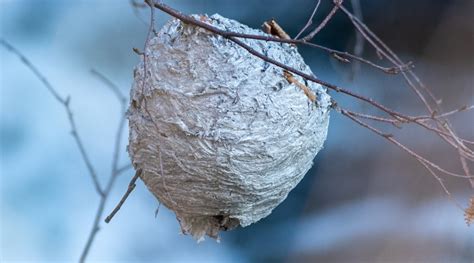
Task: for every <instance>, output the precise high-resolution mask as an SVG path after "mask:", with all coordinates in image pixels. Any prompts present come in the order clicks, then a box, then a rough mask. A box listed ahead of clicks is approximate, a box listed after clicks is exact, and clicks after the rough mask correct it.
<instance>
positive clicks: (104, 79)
mask: <svg viewBox="0 0 474 263" xmlns="http://www.w3.org/2000/svg"><path fill="white" fill-rule="evenodd" d="M91 73H92V75H94V76H96V77H97V78H98V79H99V80H101V81H102V82H104V83H105V84H106V86H107V87H109V88H110V90H112V92H113V93H114V94H115V96H116V97H117V99H118V100H119V102H120V103H121V104H124V103H126V101H127V98H126V97H125V96H124V95H123V94H122V92H121V91H120V89H119V87H118V86H117V85H115V84H114V83H113V82H112V81H111V80H110V79H108V78H107V77H105V76H104V75H103V74H102V73H100V72H98V71H97V70H95V69H92V70H91Z"/></svg>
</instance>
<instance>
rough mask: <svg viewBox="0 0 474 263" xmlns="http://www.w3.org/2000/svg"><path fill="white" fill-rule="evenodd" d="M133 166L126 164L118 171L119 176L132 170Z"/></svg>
mask: <svg viewBox="0 0 474 263" xmlns="http://www.w3.org/2000/svg"><path fill="white" fill-rule="evenodd" d="M132 168H133V166H132V165H131V164H126V165H124V166H122V167H120V168H118V169H117V175H119V174H122V173H123V172H125V171H127V170H130V169H132Z"/></svg>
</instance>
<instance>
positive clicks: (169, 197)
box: [128, 15, 331, 240]
mask: <svg viewBox="0 0 474 263" xmlns="http://www.w3.org/2000/svg"><path fill="white" fill-rule="evenodd" d="M194 18H197V19H200V20H201V21H203V22H206V23H209V24H212V25H213V26H216V27H218V28H220V29H223V30H227V31H233V32H240V33H248V34H260V35H265V33H263V32H261V31H260V30H256V29H251V28H249V27H247V26H245V25H242V24H240V23H239V22H237V21H234V20H230V19H227V18H224V17H222V16H220V15H213V16H211V17H208V16H202V15H194ZM242 41H243V42H244V43H246V44H247V45H249V46H251V47H252V48H254V49H255V50H257V51H258V52H260V53H262V54H265V55H267V56H269V57H270V58H273V59H275V60H277V61H280V62H282V63H283V64H285V65H288V66H291V67H293V68H295V69H298V70H301V71H303V72H305V73H307V74H312V72H311V70H310V68H309V67H308V66H307V65H306V64H305V63H304V61H303V59H302V57H301V55H300V54H299V53H298V51H297V49H296V47H295V46H293V45H290V44H282V43H274V42H264V41H258V40H250V39H242ZM134 79H135V81H134V85H133V88H132V91H131V104H130V108H129V117H128V118H129V125H130V137H129V146H128V151H129V154H130V157H131V159H132V162H133V165H134V167H135V168H136V169H141V170H142V176H141V178H142V180H143V181H144V183H145V184H146V186H147V187H148V189H149V190H150V191H151V192H152V193H153V194H154V195H155V196H156V198H157V199H158V200H159V201H160V202H161V203H163V204H164V205H165V206H166V207H168V208H169V209H171V210H173V211H174V212H175V213H176V217H177V219H178V221H179V223H180V225H181V229H182V231H183V233H186V234H191V235H192V236H193V237H195V238H196V239H198V240H202V239H203V238H204V236H205V235H208V236H210V237H213V238H217V237H218V233H219V231H222V230H230V229H232V228H235V227H237V226H242V227H245V226H248V225H250V224H252V223H254V222H257V221H258V220H260V219H262V218H264V217H266V216H268V215H269V214H270V213H271V211H272V210H273V209H274V208H275V207H276V206H277V205H278V204H280V203H281V202H282V201H283V200H284V199H285V198H286V197H287V195H288V193H289V192H290V191H291V190H292V189H293V188H294V187H295V186H296V185H297V184H298V183H299V182H300V180H301V179H302V178H303V176H304V175H305V173H306V172H307V171H308V170H309V169H310V168H311V166H312V164H313V159H314V157H315V156H316V154H317V153H318V151H319V150H321V148H322V146H323V143H324V141H325V139H326V135H327V129H328V123H329V108H330V104H331V102H330V97H329V96H328V95H327V93H326V91H325V89H324V88H323V87H321V86H320V85H317V84H314V83H306V82H305V80H303V79H302V78H300V77H298V76H293V75H291V74H290V73H288V72H284V71H283V70H282V69H280V68H278V67H276V66H274V65H271V64H269V63H267V62H265V61H263V60H261V59H259V58H257V57H255V56H253V55H251V54H250V53H248V52H247V51H246V50H245V49H243V48H241V47H239V46H238V45H236V44H235V43H233V42H232V41H230V40H228V39H225V38H223V37H221V36H217V35H214V34H212V33H211V32H208V31H206V30H204V29H202V28H198V27H195V26H192V25H188V24H184V23H182V22H180V21H179V20H176V19H173V20H171V21H169V22H168V23H167V24H166V25H165V26H164V27H163V28H162V29H161V30H160V31H159V32H158V35H157V36H155V37H154V38H152V39H150V41H149V44H148V46H147V49H146V50H145V56H144V58H142V61H141V62H140V64H139V65H138V66H137V68H136V69H135V74H134Z"/></svg>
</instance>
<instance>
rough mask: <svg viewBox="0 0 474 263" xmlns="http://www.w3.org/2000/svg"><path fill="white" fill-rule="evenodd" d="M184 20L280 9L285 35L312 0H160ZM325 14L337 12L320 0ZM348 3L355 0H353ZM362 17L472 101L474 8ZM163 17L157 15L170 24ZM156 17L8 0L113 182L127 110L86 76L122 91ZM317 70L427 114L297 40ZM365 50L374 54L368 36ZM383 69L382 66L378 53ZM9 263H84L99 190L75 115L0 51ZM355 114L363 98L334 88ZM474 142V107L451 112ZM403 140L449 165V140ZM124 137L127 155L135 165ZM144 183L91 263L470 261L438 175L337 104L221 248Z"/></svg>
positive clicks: (105, 233) (102, 235)
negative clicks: (283, 185)
mask: <svg viewBox="0 0 474 263" xmlns="http://www.w3.org/2000/svg"><path fill="white" fill-rule="evenodd" d="M165 2H166V3H168V4H170V5H171V6H172V7H174V8H177V9H179V10H181V11H183V12H185V13H207V14H213V13H219V14H221V15H223V16H226V17H229V18H233V19H236V20H238V21H240V22H242V23H244V24H247V25H249V26H251V27H254V28H258V27H260V25H261V24H262V23H263V21H265V20H267V19H269V18H275V19H276V20H277V21H278V22H279V23H280V25H282V27H283V28H285V29H286V30H287V32H288V33H289V34H290V35H291V36H295V35H296V33H297V32H298V31H299V29H300V28H301V27H302V26H303V25H304V24H305V22H306V19H307V17H308V16H309V15H310V13H311V11H312V9H313V5H314V4H315V2H316V1H310V0H292V1H289V0H288V1H239V0H224V1H217V0H209V1H204V0H199V1H192V0H188V1H185V0H182V1H165ZM322 2H323V3H322V6H321V8H320V9H319V11H318V15H317V16H316V18H315V22H316V23H317V22H318V21H321V19H322V18H323V17H324V15H325V14H327V12H328V11H329V8H330V1H324V0H323V1H322ZM345 4H346V5H347V6H349V7H350V1H346V3H345ZM361 6H362V12H363V16H364V20H365V22H366V23H367V24H368V25H369V27H371V28H373V29H374V30H375V32H376V33H377V34H379V35H380V36H381V37H382V39H384V40H385V41H386V43H388V44H389V45H390V46H391V47H393V49H394V50H395V51H397V52H398V53H399V54H400V55H401V56H402V57H403V58H405V59H406V60H414V61H415V64H416V67H417V72H419V73H420V75H421V77H422V79H423V80H424V81H425V82H426V83H427V84H428V85H429V86H430V87H432V89H433V90H434V92H435V94H437V95H439V96H440V97H443V99H444V100H443V101H444V107H445V108H447V109H454V108H457V107H458V106H461V105H468V104H473V103H474V94H473V92H474V88H473V84H474V74H473V73H474V55H473V54H474V53H473V51H472V47H473V46H474V17H473V15H472V14H473V13H474V2H473V1H470V0H464V1H462V0H453V1H429V0H420V1H408V0H403V1H390V0H380V1H368V0H362V1H361ZM168 19H170V17H169V16H167V15H165V14H163V13H161V12H159V11H158V12H157V26H158V27H160V26H161V25H162V24H163V23H164V22H165V21H167V20H168ZM142 20H145V21H147V20H148V12H147V11H146V10H142V11H139V12H138V15H136V14H134V11H133V8H132V7H131V5H130V3H129V2H128V1H126V0H122V1H113V0H100V1H92V0H74V1H59V0H0V30H1V33H0V36H1V38H4V39H6V40H8V41H9V42H10V43H12V44H13V45H14V46H15V47H17V48H18V49H19V50H20V51H22V52H23V53H24V54H25V55H26V56H27V57H28V58H29V59H30V60H31V61H32V62H33V63H34V64H35V65H37V66H38V67H39V69H40V70H41V71H42V72H43V73H44V74H45V75H46V77H47V78H48V79H49V80H50V81H51V83H52V84H53V85H54V86H55V87H56V89H57V90H58V91H59V93H60V94H62V95H63V96H66V95H70V96H71V107H72V110H73V111H74V115H75V117H76V120H77V125H78V129H79V133H80V134H81V136H82V137H83V138H84V144H85V147H86V149H87V150H88V152H89V155H90V157H91V159H92V162H93V165H94V166H95V167H96V169H97V171H98V173H99V178H100V181H101V183H102V184H105V182H106V180H107V178H108V176H109V173H110V166H111V164H110V163H111V159H112V146H113V137H114V132H115V127H116V125H117V122H118V120H119V116H120V115H119V103H118V102H117V101H116V100H115V98H114V96H113V94H112V93H111V92H110V90H108V89H107V88H106V87H104V85H103V83H101V82H100V81H98V80H97V79H96V78H94V77H93V76H92V75H91V74H90V70H91V69H92V68H94V69H97V70H98V71H100V72H102V73H103V74H105V75H106V76H108V77H109V78H110V79H112V80H113V81H114V82H115V83H117V85H119V87H121V89H122V92H123V93H125V94H128V92H129V89H130V87H131V82H132V72H133V67H134V66H135V65H136V64H137V63H138V57H137V55H136V54H135V53H133V52H132V48H133V47H138V48H140V49H142V47H143V43H144V39H145V36H146V31H147V27H146V25H145V24H144V23H143V22H142ZM354 39H355V33H354V29H353V27H352V26H351V24H350V22H349V21H348V20H347V19H346V18H345V17H344V16H343V15H342V14H339V15H337V16H336V17H335V19H334V20H333V21H331V22H330V23H329V24H328V26H327V28H325V29H324V30H323V31H322V32H321V33H320V34H318V35H317V37H316V38H315V42H317V43H319V44H323V45H327V46H330V47H333V48H337V49H341V50H349V51H350V50H351V49H352V48H353V46H354ZM300 51H301V53H302V54H303V57H305V60H306V62H307V63H308V64H309V65H310V66H311V68H312V69H313V72H314V73H315V74H316V75H317V76H319V77H320V78H322V79H324V80H327V81H330V82H333V83H335V84H339V85H342V86H345V87H349V88H351V89H352V90H355V91H357V92H359V93H362V94H366V95H369V96H372V97H374V98H375V99H377V100H379V101H381V102H383V103H385V104H387V105H389V106H390V107H393V108H396V109H399V110H401V111H404V112H408V113H414V114H416V113H422V108H421V107H420V106H419V103H418V101H416V100H415V99H414V97H413V94H412V93H411V91H410V90H409V89H408V88H407V87H405V86H404V83H403V81H402V80H401V78H400V77H399V76H388V75H383V74H381V73H380V72H378V71H376V70H373V69H370V68H367V67H365V66H362V67H361V70H360V71H359V72H357V74H356V75H355V77H354V78H351V66H350V65H345V64H344V65H342V64H340V63H338V62H337V61H334V60H332V59H331V58H330V57H329V56H328V55H327V54H325V53H323V52H320V51H318V50H310V49H307V48H300ZM364 54H365V56H366V57H368V58H371V59H373V60H376V56H375V54H374V52H373V50H372V49H370V48H368V47H367V45H366V49H365V53H364ZM381 63H383V62H381ZM0 92H1V94H0V107H1V111H0V154H1V160H0V168H1V170H0V172H1V174H0V195H1V200H0V206H1V207H0V261H2V262H15V261H34V262H47V261H77V260H78V258H79V256H80V253H81V251H82V249H83V246H84V244H85V242H86V239H87V235H88V234H89V231H90V228H91V225H92V221H93V218H94V215H95V211H96V209H97V205H98V202H99V197H98V195H97V194H96V192H95V191H94V188H93V185H92V182H91V180H90V178H89V176H88V174H87V170H86V167H85V166H84V164H83V162H82V160H81V158H80V155H79V151H78V149H77V148H76V146H75V144H74V141H73V139H72V137H71V136H70V133H69V131H70V130H69V123H68V122H67V116H66V114H65V112H64V110H63V108H62V106H61V105H59V104H58V103H57V102H56V101H55V100H54V99H53V97H52V96H51V95H50V94H49V93H48V92H47V90H46V89H45V88H44V86H43V85H42V84H41V83H40V82H39V81H38V79H37V78H36V77H35V76H34V75H33V74H31V72H30V71H29V70H28V69H27V68H26V67H25V66H24V65H23V64H21V62H20V61H19V60H18V59H17V57H15V56H14V55H12V54H11V53H9V52H7V51H6V50H5V49H4V48H0ZM332 95H333V96H335V99H336V100H337V101H338V102H339V103H340V104H341V105H344V106H346V107H349V108H352V109H356V110H359V111H365V112H371V110H370V108H369V107H367V106H366V105H361V104H359V103H357V102H356V101H354V100H352V99H350V98H345V97H344V96H341V95H338V94H332ZM453 122H454V124H455V126H456V127H458V128H459V132H460V134H461V135H463V136H464V137H467V138H469V139H471V140H472V139H473V135H474V127H473V123H474V122H473V114H472V112H465V113H460V114H458V115H456V116H455V117H454V118H453ZM402 140H403V141H404V142H406V143H408V144H410V145H411V146H412V147H413V148H415V149H417V150H418V151H419V152H421V153H423V154H426V155H427V156H429V157H430V158H431V159H433V160H435V161H438V162H441V163H442V164H443V165H445V166H447V167H449V168H453V169H455V168H454V167H457V165H458V163H457V162H456V159H455V158H453V155H454V154H455V153H453V152H451V151H450V150H448V148H447V147H446V145H444V144H443V143H441V142H440V140H439V138H437V137H435V136H432V135H430V134H428V133H426V132H424V131H420V130H417V129H412V128H410V127H408V128H405V129H404V130H403V131H402ZM126 144H127V140H126V138H124V141H123V142H122V145H123V147H122V150H121V152H120V158H121V160H120V162H121V164H127V163H128V162H129V159H128V156H127V153H126V151H125V146H126ZM131 176H133V172H132V171H131V170H130V171H128V172H127V173H125V174H123V175H121V176H120V178H119V179H118V181H117V183H116V185H115V187H114V188H113V191H112V195H111V197H110V199H109V201H108V203H107V205H106V209H105V210H106V213H108V212H109V211H111V209H112V208H113V207H114V206H115V204H116V202H117V201H118V200H119V198H120V197H121V195H122V193H123V192H124V191H125V189H126V187H127V184H128V181H129V180H130V178H131ZM445 182H446V184H447V186H448V187H449V188H450V189H451V191H452V192H453V195H455V197H456V198H458V199H459V200H462V201H466V200H467V199H468V197H469V196H470V195H471V194H472V189H470V188H469V186H468V185H467V182H466V181H463V180H459V179H457V180H456V179H452V178H446V180H445ZM157 206H158V203H157V201H156V200H155V199H154V197H153V196H152V195H151V194H150V193H149V192H148V191H147V190H146V188H145V187H144V185H143V184H142V183H139V184H138V186H137V188H136V189H135V191H134V193H133V194H132V195H131V197H130V198H129V199H128V201H127V203H126V204H125V206H124V207H123V208H122V210H121V211H120V212H119V213H118V214H117V216H116V217H115V218H114V220H113V221H112V222H111V223H110V224H108V225H106V224H103V223H102V224H101V230H100V232H99V233H98V235H97V237H96V241H95V243H94V244H93V247H92V249H91V251H90V255H89V258H88V259H89V261H91V262H92V261H123V262H147V261H161V262H317V261H318V262H473V261H474V249H473V248H474V228H472V227H470V228H469V227H467V226H466V224H465V223H464V220H463V216H462V212H461V211H459V210H458V209H457V208H456V207H455V206H454V205H453V204H452V203H451V202H449V200H448V198H446V196H445V195H444V193H443V191H442V189H441V188H440V186H439V185H438V183H437V182H436V180H435V179H434V178H432V177H431V176H430V175H428V173H427V172H426V171H425V170H424V169H423V168H422V167H421V166H420V165H418V163H416V161H415V160H413V159H411V158H409V157H408V156H406V155H405V154H404V153H402V152H400V151H399V150H398V149H397V148H395V147H394V146H392V145H389V144H388V142H386V141H384V140H383V139H381V138H378V137H375V136H373V135H372V134H370V133H369V132H368V131H366V130H364V129H362V128H360V127H359V126H357V125H356V124H354V123H352V122H351V121H349V120H348V119H346V118H343V117H341V116H340V115H338V114H337V113H335V112H333V113H332V117H331V123H330V131H329V135H328V139H327V141H326V144H325V149H324V150H323V151H321V152H320V153H319V154H318V156H317V157H316V159H315V165H314V167H313V168H312V169H311V170H310V172H309V173H308V174H307V175H306V177H305V178H304V179H303V181H302V182H301V183H300V184H299V185H298V186H297V188H296V189H294V190H293V191H292V192H291V193H290V195H289V196H288V198H287V200H286V201H285V202H284V203H282V204H281V205H280V206H279V207H278V208H276V209H275V210H274V212H273V213H272V214H271V215H270V216H269V217H267V218H265V219H263V220H261V221H260V222H258V223H256V224H253V225H251V226H249V227H246V228H243V229H242V228H239V229H236V230H233V231H230V232H227V233H224V234H223V235H222V241H221V243H216V242H215V241H214V240H209V239H208V240H206V241H205V242H203V243H200V244H196V242H195V241H194V240H193V239H192V238H191V237H188V236H183V235H180V234H179V232H180V231H179V225H178V223H177V221H176V219H175V217H174V215H173V214H172V213H171V212H170V211H169V210H167V209H166V208H164V207H161V209H160V210H159V213H158V215H157V217H156V218H155V216H154V212H155V209H156V208H157Z"/></svg>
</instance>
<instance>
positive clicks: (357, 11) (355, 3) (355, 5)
mask: <svg viewBox="0 0 474 263" xmlns="http://www.w3.org/2000/svg"><path fill="white" fill-rule="evenodd" d="M351 5H352V10H353V11H354V16H355V17H357V18H359V20H361V21H362V8H361V6H360V1H359V0H351ZM363 52H364V37H363V36H362V34H361V33H360V32H359V31H357V30H355V44H354V55H356V56H358V57H361V56H362V53H363ZM359 70H360V63H359V62H358V61H356V62H355V63H353V64H352V71H351V77H350V78H351V79H353V78H354V76H355V75H356V74H357V73H358V72H359Z"/></svg>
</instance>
